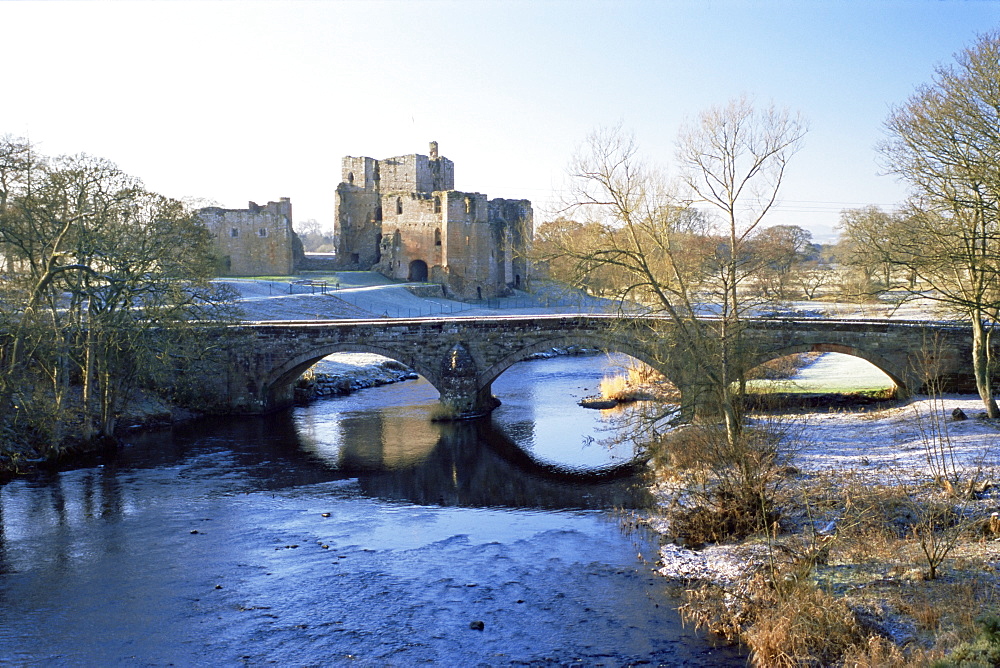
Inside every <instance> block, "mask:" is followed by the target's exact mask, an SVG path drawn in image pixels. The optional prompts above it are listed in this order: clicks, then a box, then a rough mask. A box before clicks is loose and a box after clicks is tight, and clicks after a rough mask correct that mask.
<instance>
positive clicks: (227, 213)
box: [198, 197, 301, 276]
mask: <svg viewBox="0 0 1000 668" xmlns="http://www.w3.org/2000/svg"><path fill="white" fill-rule="evenodd" d="M198 217H199V218H200V219H201V220H202V222H203V223H204V224H205V226H206V227H207V228H208V229H209V231H210V232H211V233H212V235H213V237H214V241H215V249H216V253H217V255H218V257H219V265H220V266H219V272H220V273H221V274H223V275H226V276H267V275H272V276H287V275H289V274H292V273H294V272H295V259H296V249H297V248H299V249H301V242H299V240H298V237H297V236H296V235H295V232H294V231H292V203H291V201H290V200H289V199H288V198H287V197H282V198H281V199H280V200H279V201H277V202H268V203H267V205H265V206H260V205H258V204H256V203H254V202H250V204H249V205H248V207H247V208H246V209H221V208H219V207H209V208H206V209H201V210H200V211H198ZM299 254H301V251H300V252H299Z"/></svg>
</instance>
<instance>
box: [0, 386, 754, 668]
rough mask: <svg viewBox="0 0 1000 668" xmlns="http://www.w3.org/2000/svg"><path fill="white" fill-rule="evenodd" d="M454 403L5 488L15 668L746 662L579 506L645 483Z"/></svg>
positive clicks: (296, 415)
mask: <svg viewBox="0 0 1000 668" xmlns="http://www.w3.org/2000/svg"><path fill="white" fill-rule="evenodd" d="M557 375H559V374H557ZM562 375H566V374H562ZM435 400H436V394H435V393H434V392H433V390H428V388H427V387H424V386H422V385H421V384H419V383H412V384H403V385H399V386H387V387H386V388H377V389H373V390H369V391H365V392H361V393H358V394H357V395H354V396H352V397H345V398H343V399H338V400H332V401H326V402H319V403H317V404H315V405H314V406H312V407H309V409H308V410H306V409H299V410H296V411H294V412H287V413H283V414H279V415H272V416H266V417H258V418H241V419H235V420H206V421H201V422H198V423H194V424H190V425H186V426H184V427H180V428H177V429H174V430H171V431H164V432H159V433H151V434H143V435H135V436H133V437H131V438H130V439H129V445H128V446H127V447H124V448H122V449H120V450H118V451H117V452H114V453H110V454H105V455H101V456H97V457H95V458H94V459H93V460H91V461H88V462H81V463H80V465H79V467H78V468H76V469H71V470H62V471H58V472H50V473H40V474H36V475H34V476H26V477H24V478H20V479H17V480H14V481H12V482H11V483H8V484H6V485H3V486H0V657H3V659H0V663H2V662H3V661H9V662H12V663H14V664H15V665H41V664H53V663H54V664H62V665H117V664H144V665H163V664H174V665H205V664H210V663H214V664H218V665H243V664H250V665H265V664H278V665H337V664H338V663H347V662H351V663H353V664H354V665H417V664H421V663H432V664H441V665H497V664H500V665H510V664H524V665H552V664H558V663H562V662H571V661H576V662H579V663H583V664H586V665H600V664H604V665H608V664H611V665H632V664H636V663H659V664H663V665H743V659H742V658H741V657H739V656H738V655H737V654H736V653H732V652H728V651H727V650H718V649H716V648H713V647H711V646H710V645H709V644H708V643H706V642H705V641H704V639H702V638H699V637H696V636H695V635H694V634H693V633H692V632H690V631H685V630H684V629H683V628H682V627H681V625H680V623H679V620H678V619H677V617H676V615H675V614H674V613H673V612H672V610H671V605H672V602H671V601H670V599H669V598H668V597H667V596H666V594H665V593H664V587H663V583H662V582H661V581H659V580H657V579H656V578H655V576H654V575H653V574H652V573H651V571H650V569H649V568H648V566H646V565H643V564H639V563H637V562H636V554H637V552H639V553H642V554H644V555H646V558H649V559H653V558H655V556H654V555H655V544H654V543H649V542H647V540H646V537H645V536H644V535H643V534H641V532H639V533H635V534H631V535H627V536H623V535H622V533H621V525H620V523H619V522H618V518H617V517H616V516H614V515H610V514H607V513H602V512H594V511H591V510H580V509H590V508H612V507H634V506H642V505H643V504H644V503H645V498H644V494H645V492H644V491H643V485H642V484H641V481H637V480H636V479H635V478H634V477H630V476H628V475H626V474H627V473H628V471H627V469H624V468H623V469H611V470H609V469H607V468H606V467H605V468H604V469H603V470H598V471H597V472H593V471H592V472H589V473H587V472H583V471H581V470H572V469H569V468H567V467H565V466H563V465H561V464H560V463H558V459H559V458H558V457H557V456H556V455H557V454H558V453H556V452H555V450H553V449H552V444H535V445H536V446H537V447H528V448H524V447H523V443H521V442H520V441H518V440H517V438H516V437H515V436H513V435H512V434H511V433H510V432H509V431H508V430H507V429H506V428H505V427H504V426H503V422H502V421H499V423H498V424H491V423H490V422H489V421H480V422H476V423H464V424H450V425H449V424H433V423H431V422H430V421H429V420H428V410H429V408H430V407H432V406H433V402H434V401H435ZM559 401H560V402H561V403H562V405H563V406H564V407H565V406H566V405H567V403H568V402H567V401H566V400H565V397H562V396H561V397H560V399H559ZM570 401H572V398H570ZM514 404H515V402H511V404H510V405H514ZM511 415H513V414H511ZM570 441H571V442H575V441H576V438H575V436H574V437H571V438H570ZM545 448H549V450H547V451H546V450H545ZM539 452H548V453H550V455H551V459H552V460H553V461H549V459H547V458H546V457H541V456H539ZM588 456H589V453H588ZM574 458H575V455H571V456H569V457H568V458H564V459H568V460H570V461H572V460H574ZM564 509H569V511H568V512H567V511H566V510H564ZM551 510H559V511H560V512H551ZM473 619H479V620H485V622H486V628H487V630H488V631H487V632H486V633H479V632H474V631H470V630H469V621H470V620H473Z"/></svg>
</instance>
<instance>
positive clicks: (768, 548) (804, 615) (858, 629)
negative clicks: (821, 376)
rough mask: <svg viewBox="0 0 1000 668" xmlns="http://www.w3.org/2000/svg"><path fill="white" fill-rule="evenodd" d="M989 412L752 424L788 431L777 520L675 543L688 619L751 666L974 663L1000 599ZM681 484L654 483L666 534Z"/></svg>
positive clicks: (663, 557)
mask: <svg viewBox="0 0 1000 668" xmlns="http://www.w3.org/2000/svg"><path fill="white" fill-rule="evenodd" d="M957 411H961V412H960V413H959V412H957ZM981 412H982V407H981V403H980V402H979V400H978V398H976V397H970V396H963V395H953V396H946V397H940V398H926V397H924V398H918V399H916V400H914V401H911V402H909V403H907V404H904V405H897V406H894V407H890V408H883V409H880V410H866V409H856V410H841V411H836V412H831V413H823V414H817V413H811V414H802V413H795V414H785V415H781V414H769V415H766V416H763V415H762V416H758V417H756V418H755V419H754V420H752V421H751V428H764V429H767V428H770V427H769V425H774V424H778V425H780V428H781V429H783V430H784V432H785V438H784V441H783V448H782V455H783V460H782V462H781V466H782V468H783V475H782V477H781V478H780V479H775V481H774V485H773V495H774V496H773V498H774V501H775V505H776V508H777V509H778V517H777V518H776V522H775V524H774V525H773V526H772V531H771V532H769V534H768V535H755V536H751V537H749V538H747V539H744V540H739V541H733V542H727V543H719V544H714V545H709V546H707V547H700V548H692V547H683V546H680V545H675V544H673V543H670V542H667V543H665V544H664V545H663V546H662V547H661V550H660V564H659V568H658V570H659V572H660V574H661V575H663V576H664V577H666V578H667V579H668V580H669V581H671V582H672V583H673V584H674V586H676V587H677V589H678V591H679V592H680V593H681V594H682V595H683V596H684V597H685V599H686V603H685V605H684V606H682V612H683V613H684V614H685V616H686V617H687V619H688V620H689V621H690V622H693V623H695V624H697V625H700V626H703V627H706V628H710V629H712V630H713V631H716V632H719V633H721V634H723V635H725V636H727V637H730V638H732V639H738V640H742V641H744V642H747V643H748V644H749V645H750V647H751V649H752V650H753V651H754V653H755V654H756V656H757V658H756V661H757V665H774V664H782V663H783V662H784V661H786V660H787V659H788V657H789V656H794V654H795V652H799V653H800V654H799V657H800V659H801V658H802V657H805V656H813V658H814V659H816V658H817V657H820V658H821V660H819V664H820V665H862V666H864V665H890V666H897V665H898V666H903V665H929V664H930V663H931V662H933V661H942V660H943V661H945V663H944V664H941V665H966V664H959V663H952V664H949V663H947V661H948V660H953V659H954V657H957V656H959V657H960V656H963V652H964V653H965V654H964V655H965V656H972V655H970V654H969V652H970V651H972V650H970V649H969V647H971V646H972V645H970V643H972V642H973V640H974V639H975V637H976V635H977V633H979V631H980V626H978V625H977V622H976V620H977V618H978V617H980V616H981V615H983V614H989V613H994V614H995V613H996V612H997V610H998V606H1000V598H998V596H1000V595H998V592H1000V575H998V573H1000V487H998V481H1000V448H998V443H1000V426H998V424H997V423H996V422H995V421H992V420H987V419H984V418H983V417H977V416H978V415H979V414H980V413H981ZM963 415H964V416H966V417H967V419H962V417H961V416H963ZM680 482H681V481H680V479H679V478H678V476H677V475H675V474H673V473H671V472H668V471H663V470H661V471H659V472H658V479H657V481H656V483H655V484H654V486H653V488H652V489H653V491H654V493H655V494H656V495H657V497H658V499H659V503H660V506H661V508H663V509H664V511H665V512H664V513H663V515H664V516H663V517H660V518H658V519H653V520H652V521H651V524H652V525H653V526H654V528H656V529H657V530H658V531H660V532H661V533H662V534H663V535H664V536H667V537H669V536H671V535H672V534H673V531H672V527H671V525H670V521H669V516H670V511H669V509H671V508H675V507H676V504H677V503H678V502H679V498H680V497H681V496H682V495H683V494H682V492H683V489H682V487H683V485H682V484H680ZM680 502H683V499H680ZM830 611H835V612H836V614H832V613H831V612H830ZM765 631H766V632H765ZM810 643H812V645H811V646H810V645H809V644H810ZM993 649H994V650H997V651H998V653H997V655H996V656H1000V647H995V646H994V647H993ZM975 656H980V655H975ZM946 657H951V658H950V659H946ZM980 658H981V657H980ZM794 665H799V664H794ZM968 665H972V664H968ZM983 665H993V664H992V663H988V662H984V663H983Z"/></svg>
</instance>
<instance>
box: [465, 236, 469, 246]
mask: <svg viewBox="0 0 1000 668" xmlns="http://www.w3.org/2000/svg"><path fill="white" fill-rule="evenodd" d="M465 245H466V246H468V245H469V237H465Z"/></svg>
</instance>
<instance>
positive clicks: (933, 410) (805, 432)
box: [782, 353, 1000, 482]
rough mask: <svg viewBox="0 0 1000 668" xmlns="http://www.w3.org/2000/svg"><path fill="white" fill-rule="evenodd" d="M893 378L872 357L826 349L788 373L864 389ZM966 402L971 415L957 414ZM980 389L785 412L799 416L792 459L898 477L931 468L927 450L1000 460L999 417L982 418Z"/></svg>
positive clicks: (806, 382) (813, 466)
mask: <svg viewBox="0 0 1000 668" xmlns="http://www.w3.org/2000/svg"><path fill="white" fill-rule="evenodd" d="M887 381H888V378H887V377H886V376H885V375H884V374H883V373H882V372H880V371H879V370H878V369H876V368H875V367H874V366H872V365H871V364H869V363H868V362H866V361H864V360H862V359H859V358H856V357H851V356H849V355H840V354H836V353H827V354H824V355H823V356H821V357H820V358H819V359H818V360H817V361H816V362H814V363H813V364H811V365H809V366H807V367H805V368H804V369H802V370H801V371H800V372H799V373H798V374H797V375H796V376H795V377H793V378H792V379H791V380H790V381H782V383H794V384H795V385H796V386H797V387H799V388H804V389H807V390H808V391H814V392H823V391H830V390H834V391H838V392H844V391H858V390H865V389H871V388H873V387H879V386H880V384H881V386H883V387H884V386H891V385H887ZM956 408H960V409H962V411H963V412H964V413H965V415H967V416H968V418H969V419H967V420H955V419H953V417H952V412H953V411H954V409H956ZM980 415H982V416H983V417H985V415H984V409H983V404H982V401H981V400H980V399H979V397H978V396H976V395H945V396H942V397H926V396H917V397H915V398H914V399H913V400H911V401H909V402H907V403H905V404H903V405H899V406H893V407H891V408H885V409H879V410H873V409H867V410H860V409H859V410H850V411H847V410H844V411H837V412H825V413H822V412H806V413H795V414H789V415H786V416H783V418H784V419H786V420H787V421H788V422H790V423H792V424H794V426H793V428H792V430H791V432H792V434H794V435H795V438H794V440H795V443H792V444H790V445H791V446H792V448H793V450H795V451H796V454H795V455H794V457H793V460H792V463H793V465H795V466H796V467H797V468H800V469H802V470H804V471H823V470H829V469H842V470H851V471H855V472H857V473H859V474H866V473H870V474H871V475H872V477H873V478H876V479H884V480H885V481H886V482H892V481H893V479H895V478H898V477H899V476H904V477H906V478H908V479H914V478H915V477H916V478H919V477H921V476H925V475H927V474H929V473H930V472H931V471H930V468H929V466H930V464H929V462H928V451H929V450H930V451H931V452H932V453H933V452H935V451H937V452H939V453H941V454H942V455H944V456H947V457H949V458H953V460H950V461H953V462H954V463H955V464H956V465H958V466H964V467H968V468H973V469H974V468H978V467H980V466H982V467H985V468H990V467H994V466H998V465H1000V425H998V424H996V423H994V422H992V421H989V420H985V419H982V418H980V417H979V416H980Z"/></svg>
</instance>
